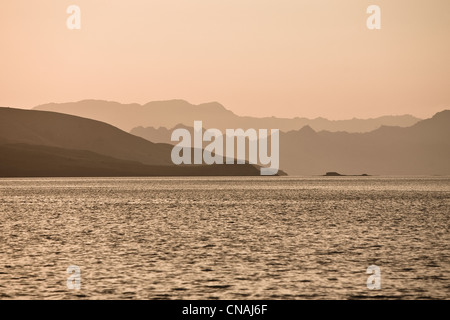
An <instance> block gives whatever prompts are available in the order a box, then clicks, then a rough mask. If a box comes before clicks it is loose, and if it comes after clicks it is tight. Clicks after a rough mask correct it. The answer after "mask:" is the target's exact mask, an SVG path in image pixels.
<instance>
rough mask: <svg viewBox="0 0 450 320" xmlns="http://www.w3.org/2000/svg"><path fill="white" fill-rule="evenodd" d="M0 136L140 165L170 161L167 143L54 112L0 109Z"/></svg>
mask: <svg viewBox="0 0 450 320" xmlns="http://www.w3.org/2000/svg"><path fill="white" fill-rule="evenodd" d="M0 137H1V138H2V139H3V140H4V141H7V142H9V143H26V144H32V145H43V146H52V147H59V148H65V149H76V150H88V151H92V152H96V153H99V154H103V155H107V156H111V157H114V158H117V159H124V160H132V161H139V162H142V163H144V164H152V165H155V164H156V165H157V164H160V165H167V164H169V163H171V160H170V152H171V150H172V146H170V145H165V144H155V143H152V142H150V141H147V140H145V139H142V138H139V137H136V136H133V135H131V134H129V133H126V132H124V131H122V130H120V129H118V128H115V127H113V126H112V125H109V124H106V123H103V122H100V121H95V120H90V119H85V118H80V117H76V116H71V115H66V114H61V113H55V112H46V111H34V110H21V109H11V108H0Z"/></svg>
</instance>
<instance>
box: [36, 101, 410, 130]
mask: <svg viewBox="0 0 450 320" xmlns="http://www.w3.org/2000/svg"><path fill="white" fill-rule="evenodd" d="M274 107H276V106H274ZM35 109H36V110H46V111H56V112H62V113H66V114H71V115H76V116H81V117H85V118H90V119H95V120H99V121H103V122H106V123H109V124H112V125H114V126H116V127H118V128H121V129H122V130H125V131H130V130H131V129H133V128H136V127H154V128H159V127H165V128H173V127H174V126H176V125H178V124H183V125H186V126H193V123H194V121H195V120H201V121H203V124H204V125H205V126H206V127H208V128H217V129H220V130H222V131H223V130H225V129H228V128H243V129H247V128H256V129H280V130H281V131H289V130H297V129H300V128H302V127H304V126H306V125H309V126H311V128H313V129H314V130H316V131H320V130H328V131H333V132H334V131H347V132H368V131H372V130H374V129H377V128H379V127H380V126H382V125H389V126H400V127H408V126H411V125H413V124H415V123H417V121H419V119H417V118H415V117H413V116H410V115H403V116H384V117H379V118H375V119H350V120H337V121H332V120H327V119H324V118H316V119H306V118H298V117H297V118H293V119H288V118H276V117H265V118H255V117H241V116H238V115H236V114H234V113H233V112H231V111H229V110H227V109H225V107H224V106H222V105H221V104H219V103H217V102H211V103H204V104H200V105H193V104H190V103H188V102H186V101H183V100H169V101H154V102H149V103H147V104H145V105H139V104H120V103H117V102H110V101H102V100H83V101H79V102H70V103H60V104H56V103H50V104H45V105H40V106H37V107H36V108H35Z"/></svg>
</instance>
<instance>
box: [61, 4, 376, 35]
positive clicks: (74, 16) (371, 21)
mask: <svg viewBox="0 0 450 320" xmlns="http://www.w3.org/2000/svg"><path fill="white" fill-rule="evenodd" d="M66 13H67V14H70V16H69V17H68V18H67V21H66V25H67V28H68V29H69V30H80V29H81V9H80V7H79V6H77V5H74V4H73V5H70V6H69V7H67V10H66ZM366 13H367V14H370V16H369V17H368V18H367V21H366V26H367V28H368V29H369V30H380V29H381V9H380V7H379V6H378V5H370V6H368V7H367V9H366Z"/></svg>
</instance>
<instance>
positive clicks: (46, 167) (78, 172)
mask: <svg viewBox="0 0 450 320" xmlns="http://www.w3.org/2000/svg"><path fill="white" fill-rule="evenodd" d="M259 175H260V172H259V169H258V168H257V167H255V166H252V165H248V164H245V165H223V166H219V165H211V166H167V165H166V166H150V165H144V164H142V163H139V162H133V161H125V160H118V159H114V158H111V157H107V156H103V155H99V154H96V153H94V152H91V151H84V150H69V149H62V148H56V147H47V146H37V145H27V144H3V145H0V177H125V176H126V177H132V176H259Z"/></svg>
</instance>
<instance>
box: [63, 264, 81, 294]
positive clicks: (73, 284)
mask: <svg viewBox="0 0 450 320" xmlns="http://www.w3.org/2000/svg"><path fill="white" fill-rule="evenodd" d="M67 273H68V274H69V275H70V276H69V277H68V278H67V282H66V285H67V289H69V290H80V289H81V269H80V267H78V266H74V265H72V266H69V267H68V268H67Z"/></svg>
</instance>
